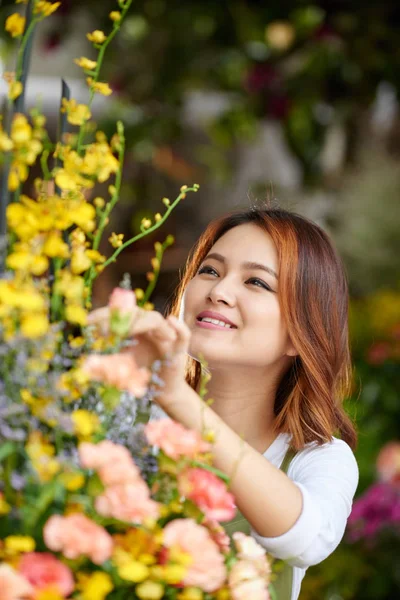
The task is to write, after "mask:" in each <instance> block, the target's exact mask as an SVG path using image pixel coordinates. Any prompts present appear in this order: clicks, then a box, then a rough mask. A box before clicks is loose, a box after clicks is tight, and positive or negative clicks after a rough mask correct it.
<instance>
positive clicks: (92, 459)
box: [79, 440, 132, 470]
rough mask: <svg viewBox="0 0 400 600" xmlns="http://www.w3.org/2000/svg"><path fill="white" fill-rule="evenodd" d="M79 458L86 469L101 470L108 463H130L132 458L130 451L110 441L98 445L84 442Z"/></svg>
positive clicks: (80, 447)
mask: <svg viewBox="0 0 400 600" xmlns="http://www.w3.org/2000/svg"><path fill="white" fill-rule="evenodd" d="M79 458H80V461H81V465H82V467H83V468H84V469H95V470H97V469H99V468H100V467H102V466H103V465H105V464H106V463H109V462H111V463H114V464H116V463H124V464H125V463H130V462H132V457H131V455H130V453H129V450H128V449H127V448H125V446H121V445H120V444H114V442H111V441H110V440H103V441H102V442H99V443H98V444H90V443H89V442H83V443H82V444H81V445H80V446H79Z"/></svg>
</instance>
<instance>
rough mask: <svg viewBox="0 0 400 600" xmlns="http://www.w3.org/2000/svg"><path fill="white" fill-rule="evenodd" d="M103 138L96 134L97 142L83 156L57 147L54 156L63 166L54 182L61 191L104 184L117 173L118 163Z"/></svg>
mask: <svg viewBox="0 0 400 600" xmlns="http://www.w3.org/2000/svg"><path fill="white" fill-rule="evenodd" d="M78 106H83V105H78ZM104 138H105V136H104V134H102V133H100V132H98V134H97V141H96V142H94V143H93V144H90V145H89V146H87V148H86V151H85V153H84V155H83V156H80V155H79V154H78V152H77V151H76V150H73V149H72V148H71V147H69V146H62V145H59V146H58V148H57V151H56V155H57V156H58V157H59V158H60V159H61V160H62V161H63V163H64V164H63V167H61V168H59V169H58V170H57V171H56V174H55V181H56V184H57V185H58V186H59V187H60V188H61V189H62V190H67V191H68V190H79V189H80V188H82V187H85V188H92V187H93V186H94V184H95V181H96V180H97V181H99V182H100V183H104V182H105V181H107V179H109V177H110V176H111V175H112V174H113V173H116V172H117V171H118V169H119V166H120V165H119V161H118V159H117V158H116V157H115V156H114V154H113V152H112V149H111V147H110V145H109V144H108V142H107V140H106V139H104Z"/></svg>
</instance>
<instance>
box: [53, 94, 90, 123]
mask: <svg viewBox="0 0 400 600" xmlns="http://www.w3.org/2000/svg"><path fill="white" fill-rule="evenodd" d="M61 112H63V113H65V112H66V113H68V117H67V120H68V122H69V123H71V125H83V124H84V123H85V122H86V121H88V120H89V119H90V117H91V116H92V113H91V112H90V110H89V107H88V106H86V104H77V102H76V100H74V98H71V100H67V99H66V98H63V99H62V107H61Z"/></svg>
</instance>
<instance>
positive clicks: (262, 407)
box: [204, 369, 277, 453]
mask: <svg viewBox="0 0 400 600" xmlns="http://www.w3.org/2000/svg"><path fill="white" fill-rule="evenodd" d="M276 388H277V381H276V380H272V378H271V376H263V377H260V374H259V373H257V374H256V373H252V372H249V371H247V372H239V371H237V370H236V371H235V372H233V370H232V369H231V370H229V372H227V371H225V372H224V371H220V370H215V371H213V372H212V377H211V380H210V381H209V382H208V384H207V394H206V396H205V398H204V400H206V401H207V400H208V401H212V404H211V408H212V409H213V410H214V411H215V412H216V413H217V414H218V415H219V416H220V417H221V419H223V420H224V421H225V423H226V424H227V425H229V427H230V428H231V429H233V430H234V431H235V432H236V433H237V434H238V435H240V436H241V437H243V439H244V440H245V441H246V442H247V443H248V444H250V446H252V447H253V448H255V449H256V450H258V451H259V452H261V453H264V452H265V450H266V449H267V448H268V447H269V446H270V444H271V443H272V442H273V441H274V439H275V438H276V436H277V434H276V432H275V431H274V421H275V415H274V401H275V393H276Z"/></svg>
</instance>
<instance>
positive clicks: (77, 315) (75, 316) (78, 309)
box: [65, 304, 87, 327]
mask: <svg viewBox="0 0 400 600" xmlns="http://www.w3.org/2000/svg"><path fill="white" fill-rule="evenodd" d="M65 318H66V320H67V321H68V323H73V324H74V325H81V326H82V327H84V326H85V325H86V324H87V311H86V310H85V309H84V308H83V306H80V305H79V304H68V306H67V307H66V309H65Z"/></svg>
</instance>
